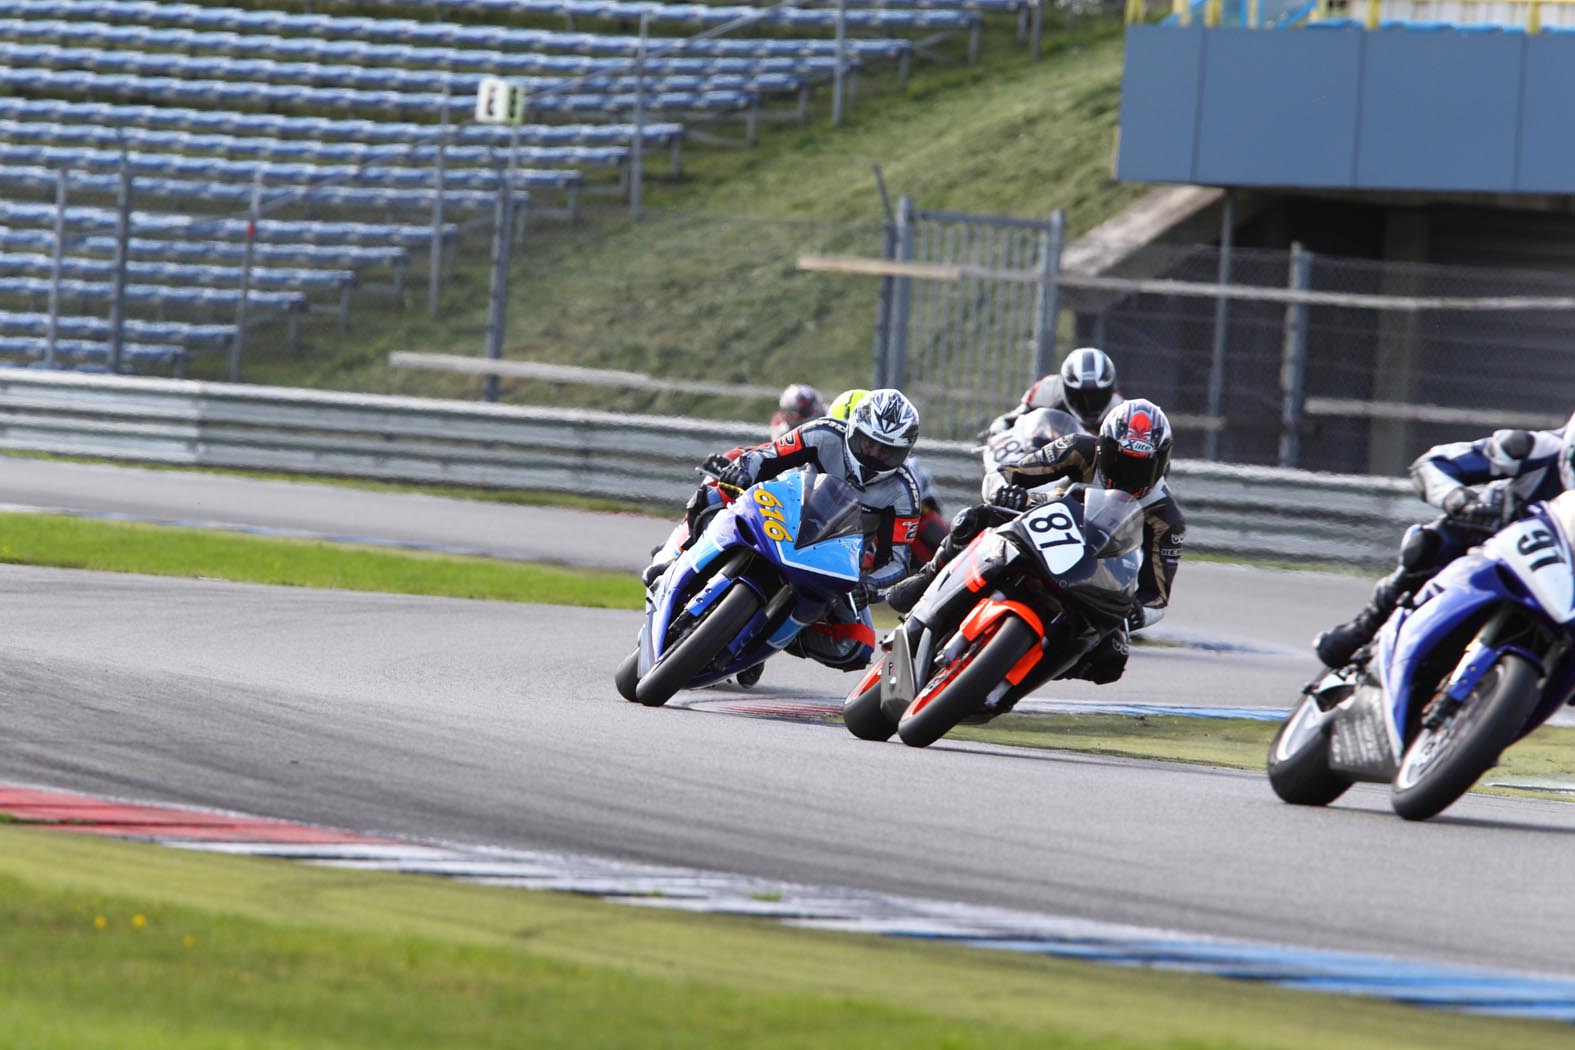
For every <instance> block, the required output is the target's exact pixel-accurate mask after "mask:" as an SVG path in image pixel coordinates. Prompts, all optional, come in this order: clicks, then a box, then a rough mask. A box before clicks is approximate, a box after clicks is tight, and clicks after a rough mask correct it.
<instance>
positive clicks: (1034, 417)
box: [1016, 408, 1083, 449]
mask: <svg viewBox="0 0 1575 1050" xmlns="http://www.w3.org/2000/svg"><path fill="white" fill-rule="evenodd" d="M1023 428H1027V433H1026V434H1024V435H1023V436H1024V437H1025V438H1026V439H1027V442H1026V443H1027V445H1028V447H1029V448H1031V449H1034V448H1042V447H1044V446H1045V445H1048V444H1050V442H1052V441H1054V440H1055V439H1056V438H1058V437H1066V435H1068V434H1076V433H1078V432H1080V431H1081V430H1082V429H1083V428H1082V426H1081V425H1080V424H1079V423H1078V421H1077V420H1075V419H1073V418H1072V417H1071V416H1070V415H1068V414H1067V413H1065V412H1063V411H1061V410H1060V409H1059V408H1036V409H1034V410H1033V411H1032V412H1030V413H1028V414H1027V415H1026V416H1024V417H1023V418H1022V419H1020V420H1019V421H1018V423H1017V428H1016V429H1018V430H1022V429H1023Z"/></svg>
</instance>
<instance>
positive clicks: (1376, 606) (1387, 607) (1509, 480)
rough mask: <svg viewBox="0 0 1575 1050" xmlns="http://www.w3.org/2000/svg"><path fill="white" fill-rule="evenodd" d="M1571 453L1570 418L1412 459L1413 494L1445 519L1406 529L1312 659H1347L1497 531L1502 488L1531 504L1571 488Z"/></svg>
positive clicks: (1573, 427)
mask: <svg viewBox="0 0 1575 1050" xmlns="http://www.w3.org/2000/svg"><path fill="white" fill-rule="evenodd" d="M1572 456H1575V416H1571V417H1570V421H1569V422H1567V423H1565V424H1564V427H1563V428H1562V429H1560V430H1499V431H1495V432H1494V433H1493V434H1492V435H1490V436H1488V437H1485V438H1481V439H1480V440H1477V441H1459V442H1455V443H1452V444H1447V445H1436V446H1434V447H1433V448H1430V449H1428V450H1427V451H1426V452H1424V453H1422V455H1421V456H1419V457H1418V458H1417V460H1416V462H1414V463H1412V464H1411V481H1412V483H1413V484H1414V485H1415V486H1416V491H1417V495H1419V496H1421V498H1422V499H1424V500H1426V501H1427V502H1428V503H1431V504H1432V505H1433V506H1435V507H1437V508H1438V509H1440V510H1442V511H1443V512H1444V514H1443V516H1442V517H1439V518H1435V519H1434V520H1432V521H1430V522H1428V523H1427V524H1425V525H1413V526H1411V527H1410V528H1409V529H1407V530H1406V533H1405V537H1404V538H1403V539H1402V540H1401V541H1400V563H1399V565H1398V566H1397V567H1396V568H1395V571H1394V572H1392V573H1390V574H1389V575H1388V576H1385V577H1384V578H1383V579H1381V580H1379V581H1378V583H1377V585H1376V586H1374V587H1373V596H1372V598H1371V599H1370V600H1369V601H1368V603H1367V606H1366V607H1365V608H1364V609H1362V611H1361V612H1359V613H1357V614H1356V616H1355V618H1354V619H1351V620H1349V621H1347V622H1345V623H1343V624H1340V625H1339V626H1338V627H1331V628H1330V629H1329V630H1327V631H1325V632H1323V633H1322V634H1320V635H1319V636H1318V637H1317V639H1316V640H1315V641H1314V643H1313V645H1314V647H1315V648H1316V649H1317V651H1318V659H1319V660H1322V661H1323V663H1324V664H1325V665H1326V666H1328V667H1331V668H1339V667H1344V666H1345V665H1346V664H1348V663H1350V662H1351V658H1352V657H1354V656H1355V655H1356V653H1357V651H1358V650H1360V649H1361V648H1362V647H1363V646H1365V645H1366V644H1367V643H1368V642H1371V641H1372V640H1373V636H1374V635H1376V634H1377V633H1378V629H1379V628H1380V627H1382V626H1383V625H1384V621H1386V620H1388V619H1389V614H1390V613H1392V612H1394V610H1395V606H1397V605H1399V604H1400V601H1401V599H1402V598H1404V597H1405V596H1406V595H1408V594H1414V593H1416V591H1417V590H1418V589H1419V588H1421V586H1422V585H1423V584H1425V583H1426V582H1427V581H1428V580H1431V579H1432V578H1433V577H1434V576H1436V575H1437V574H1438V573H1439V571H1440V570H1442V569H1443V568H1444V566H1446V565H1448V564H1449V563H1450V562H1452V561H1454V560H1455V559H1456V558H1458V557H1460V556H1461V555H1462V554H1464V553H1465V552H1466V551H1467V550H1469V549H1470V548H1471V547H1473V546H1475V545H1476V544H1478V543H1480V542H1482V540H1483V539H1485V538H1486V537H1487V536H1489V535H1491V534H1492V533H1494V532H1496V531H1498V528H1499V526H1500V524H1501V523H1502V520H1503V506H1504V497H1505V494H1506V492H1507V491H1509V490H1513V492H1514V496H1515V499H1516V500H1517V501H1518V502H1520V503H1534V502H1537V501H1539V500H1546V499H1552V498H1553V497H1554V496H1557V495H1558V494H1559V493H1561V492H1563V491H1565V490H1566V489H1570V488H1575V464H1572V460H1571V457H1572ZM1477 486H1480V487H1477Z"/></svg>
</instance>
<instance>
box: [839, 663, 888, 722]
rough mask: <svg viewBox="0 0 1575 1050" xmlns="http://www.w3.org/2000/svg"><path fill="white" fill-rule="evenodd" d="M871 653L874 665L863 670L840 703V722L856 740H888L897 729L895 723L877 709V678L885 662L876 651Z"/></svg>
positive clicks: (878, 707)
mask: <svg viewBox="0 0 1575 1050" xmlns="http://www.w3.org/2000/svg"><path fill="white" fill-rule="evenodd" d="M875 655H876V661H875V666H874V667H872V668H870V669H869V670H868V671H866V672H865V674H864V680H863V681H862V682H860V683H859V685H858V688H857V689H855V690H854V691H853V695H852V696H850V697H848V699H847V702H846V703H844V704H843V705H842V724H843V725H845V726H847V727H848V732H850V733H852V734H853V735H854V736H856V737H858V738H859V739H860V740H890V739H891V735H892V734H893V733H895V732H896V731H897V723H896V722H893V721H892V720H891V719H889V718H887V717H886V712H885V711H883V710H882V709H881V703H880V679H881V671H882V670H883V669H884V668H885V666H886V662H885V661H884V660H881V659H880V658H879V657H880V654H879V653H877V654H875Z"/></svg>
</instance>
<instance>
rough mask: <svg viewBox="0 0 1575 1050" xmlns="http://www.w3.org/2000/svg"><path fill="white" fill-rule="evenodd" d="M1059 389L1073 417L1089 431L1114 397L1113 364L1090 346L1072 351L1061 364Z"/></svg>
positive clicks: (1114, 374)
mask: <svg viewBox="0 0 1575 1050" xmlns="http://www.w3.org/2000/svg"><path fill="white" fill-rule="evenodd" d="M1061 390H1062V393H1063V394H1064V396H1065V397H1066V406H1067V407H1068V408H1070V409H1071V410H1072V414H1073V415H1074V416H1076V417H1077V418H1078V419H1079V420H1081V421H1082V423H1083V425H1084V426H1085V427H1088V428H1089V429H1090V430H1092V429H1093V428H1094V427H1097V426H1098V425H1099V417H1100V416H1102V415H1104V413H1105V410H1106V409H1107V408H1109V407H1110V401H1111V399H1112V398H1114V397H1115V396H1116V363H1115V362H1114V361H1112V360H1110V355H1108V354H1106V353H1105V352H1104V351H1103V350H1096V349H1094V348H1093V347H1091V346H1085V347H1081V348H1079V349H1077V350H1073V351H1072V352H1071V353H1070V354H1067V355H1066V360H1065V361H1062V362H1061Z"/></svg>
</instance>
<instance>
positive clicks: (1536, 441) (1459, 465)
mask: <svg viewBox="0 0 1575 1050" xmlns="http://www.w3.org/2000/svg"><path fill="white" fill-rule="evenodd" d="M1559 444H1560V442H1559V439H1558V437H1557V436H1555V435H1553V434H1551V433H1548V432H1546V431H1531V430H1499V431H1496V432H1495V433H1493V434H1492V435H1491V436H1490V437H1485V438H1482V439H1480V440H1478V441H1458V442H1455V443H1453V444H1449V445H1435V446H1434V447H1433V448H1430V449H1428V450H1427V451H1426V452H1424V453H1422V455H1421V456H1419V457H1418V458H1417V460H1416V462H1414V463H1412V464H1411V482H1412V484H1414V485H1415V486H1416V491H1417V495H1419V496H1421V497H1422V499H1424V500H1426V501H1427V502H1428V503H1431V504H1432V505H1433V506H1435V507H1439V508H1442V507H1443V506H1444V500H1445V498H1447V497H1448V496H1449V495H1450V493H1452V492H1454V491H1456V490H1457V489H1460V488H1463V487H1469V486H1472V485H1482V484H1485V483H1487V482H1489V481H1492V480H1493V479H1495V478H1516V477H1519V476H1521V475H1522V474H1527V473H1530V472H1531V471H1533V470H1540V469H1542V468H1543V467H1545V466H1546V465H1547V463H1548V462H1550V461H1551V460H1552V457H1556V456H1557V455H1558V448H1559Z"/></svg>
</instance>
